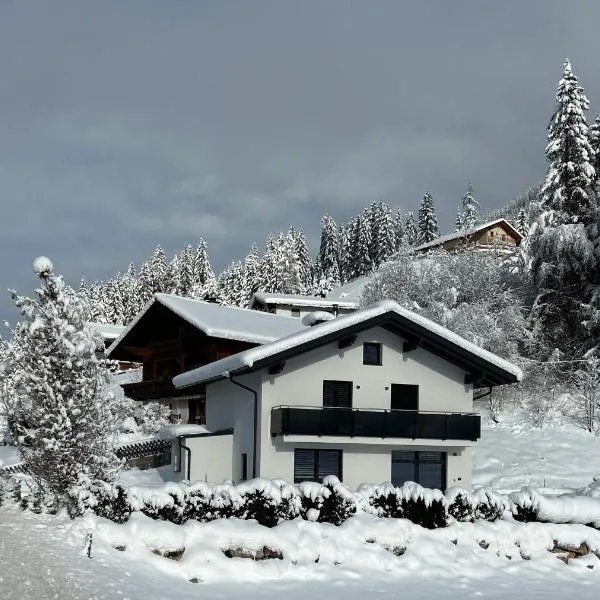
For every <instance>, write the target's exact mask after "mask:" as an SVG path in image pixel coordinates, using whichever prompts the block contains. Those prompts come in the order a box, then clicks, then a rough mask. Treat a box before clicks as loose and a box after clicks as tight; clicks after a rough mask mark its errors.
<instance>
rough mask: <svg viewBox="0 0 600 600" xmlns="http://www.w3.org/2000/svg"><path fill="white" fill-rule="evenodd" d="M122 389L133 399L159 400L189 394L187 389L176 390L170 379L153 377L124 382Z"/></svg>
mask: <svg viewBox="0 0 600 600" xmlns="http://www.w3.org/2000/svg"><path fill="white" fill-rule="evenodd" d="M122 387H123V391H124V392H125V395H126V396H127V397H128V398H132V399H133V400H161V399H162V398H177V397H181V396H189V395H190V393H189V390H178V389H177V388H176V387H175V386H174V385H173V381H172V380H171V379H153V380H149V381H139V382H137V383H125V384H123V385H122Z"/></svg>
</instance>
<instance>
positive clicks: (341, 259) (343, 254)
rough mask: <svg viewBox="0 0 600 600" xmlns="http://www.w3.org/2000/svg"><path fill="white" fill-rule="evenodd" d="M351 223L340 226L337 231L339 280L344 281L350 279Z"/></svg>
mask: <svg viewBox="0 0 600 600" xmlns="http://www.w3.org/2000/svg"><path fill="white" fill-rule="evenodd" d="M352 229H353V223H352V222H350V223H348V225H347V226H344V225H342V226H340V231H339V233H338V245H339V255H338V264H339V266H340V282H341V283H346V282H347V281H349V280H350V279H351V277H352V276H351V271H352V268H351V259H352V251H351V242H350V235H351V233H352Z"/></svg>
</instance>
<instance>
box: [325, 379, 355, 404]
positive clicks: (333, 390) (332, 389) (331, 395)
mask: <svg viewBox="0 0 600 600" xmlns="http://www.w3.org/2000/svg"><path fill="white" fill-rule="evenodd" d="M323 406H324V407H326V408H352V382H351V381H334V380H329V379H326V380H325V381H323Z"/></svg>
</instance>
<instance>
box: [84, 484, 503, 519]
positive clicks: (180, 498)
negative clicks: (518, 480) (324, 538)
mask: <svg viewBox="0 0 600 600" xmlns="http://www.w3.org/2000/svg"><path fill="white" fill-rule="evenodd" d="M75 500H76V503H77V505H78V512H79V513H81V512H83V511H85V510H86V509H88V508H90V509H92V510H93V511H94V512H95V513H96V514H98V515H99V516H102V517H106V518H108V519H110V520H112V521H115V522H117V523H123V522H126V521H127V520H128V519H129V517H130V515H131V514H132V513H133V512H141V513H143V514H145V515H146V516H148V517H151V518H153V519H157V520H161V521H169V522H171V523H175V524H182V523H185V522H186V521H199V522H208V521H214V520H217V519H229V518H238V519H244V520H254V521H257V522H258V523H260V524H261V525H265V526H267V527H274V526H276V525H278V524H279V523H282V522H284V521H289V520H293V519H295V518H298V517H300V518H302V519H304V520H307V521H316V522H319V523H331V524H333V525H341V524H342V523H344V522H345V521H346V520H347V519H348V518H350V517H351V516H352V515H354V514H356V513H357V512H360V513H368V514H372V515H375V516H378V517H382V518H404V519H408V520H410V521H411V522H413V523H415V524H417V525H421V526H423V527H425V528H427V529H436V528H440V527H445V526H446V525H448V523H449V522H450V521H452V520H454V519H456V520H458V521H473V520H475V519H485V520H489V521H495V520H497V519H499V518H500V517H501V516H502V514H503V513H504V511H505V509H506V508H508V505H507V503H506V501H505V500H504V499H503V498H502V497H500V496H498V495H496V494H494V493H492V492H490V491H487V490H482V491H479V492H475V493H473V494H470V493H468V492H466V491H464V490H449V491H448V493H447V494H446V495H444V494H443V493H442V492H441V491H439V490H430V489H425V488H423V487H421V486H420V485H418V484H416V483H407V484H405V485H404V486H402V487H399V488H397V487H394V486H392V485H391V484H389V483H386V484H382V485H364V486H361V488H360V489H359V490H358V491H357V492H351V491H350V490H349V489H348V488H347V487H346V486H345V485H344V484H342V483H341V482H340V481H339V480H338V479H337V478H336V477H326V478H325V479H324V481H323V484H320V483H312V482H304V483H301V484H298V485H293V484H290V483H287V482H285V481H283V480H269V479H254V480H252V481H248V482H244V483H240V484H238V485H232V484H219V485H210V484H207V483H203V482H199V483H194V484H178V483H167V484H165V485H164V486H162V487H160V488H156V487H137V486H133V487H130V488H127V489H125V488H123V487H120V486H116V487H114V486H105V487H97V488H96V489H95V490H93V491H90V492H89V493H85V494H83V495H81V496H80V497H78V498H77V499H75Z"/></svg>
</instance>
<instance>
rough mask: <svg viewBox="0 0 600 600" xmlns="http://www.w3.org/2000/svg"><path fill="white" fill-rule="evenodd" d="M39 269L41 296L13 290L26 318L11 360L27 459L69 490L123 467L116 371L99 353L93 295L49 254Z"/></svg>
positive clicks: (39, 474)
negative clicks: (115, 440)
mask: <svg viewBox="0 0 600 600" xmlns="http://www.w3.org/2000/svg"><path fill="white" fill-rule="evenodd" d="M34 270H35V273H36V274H37V275H38V276H39V278H40V279H41V286H40V288H39V289H38V290H37V291H36V294H37V298H36V299H30V298H27V297H25V296H19V295H18V294H17V293H16V292H14V291H13V292H11V295H12V298H13V300H14V302H15V304H16V305H17V307H18V308H19V309H20V310H21V314H22V321H21V322H20V323H19V324H18V325H17V327H16V329H15V331H14V332H13V342H12V344H11V346H10V352H9V354H8V356H7V358H6V361H5V368H6V370H7V371H8V372H10V374H11V380H12V381H11V385H12V396H13V398H12V403H13V406H12V408H13V414H14V416H15V427H16V429H17V433H18V450H19V453H20V456H21V459H22V460H23V462H24V463H25V465H26V466H27V468H28V470H29V472H30V473H31V475H32V476H33V478H34V479H35V481H36V482H37V483H38V484H39V485H40V486H41V487H42V489H44V490H45V491H47V492H50V493H53V494H55V495H57V496H59V497H61V498H66V496H67V495H68V494H69V493H73V492H74V490H75V489H76V488H78V487H79V486H85V487H87V486H89V485H91V484H93V483H94V482H101V481H102V482H110V481H113V480H114V478H115V477H116V475H117V473H118V469H119V465H120V462H119V461H118V459H117V458H116V456H115V455H114V453H113V450H112V445H111V439H110V438H111V436H112V434H113V431H114V430H113V425H114V413H113V411H112V410H111V408H112V407H111V401H112V399H111V394H110V393H109V391H108V387H109V385H110V376H109V373H108V371H107V370H106V369H105V368H104V367H103V366H102V365H101V364H100V363H99V361H98V359H97V358H96V354H95V353H96V349H97V344H98V339H97V338H96V337H95V336H94V334H93V333H92V331H91V330H90V328H89V327H88V325H87V323H88V321H89V312H88V309H87V306H86V305H85V303H84V302H83V301H82V300H81V299H80V298H79V297H78V296H77V294H76V293H75V292H74V291H73V289H71V288H70V287H68V286H67V285H66V284H65V282H64V281H63V279H62V277H59V276H56V275H55V274H54V272H53V267H52V263H51V262H50V261H49V260H48V259H47V258H44V257H40V258H38V259H36V260H35V262H34Z"/></svg>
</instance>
